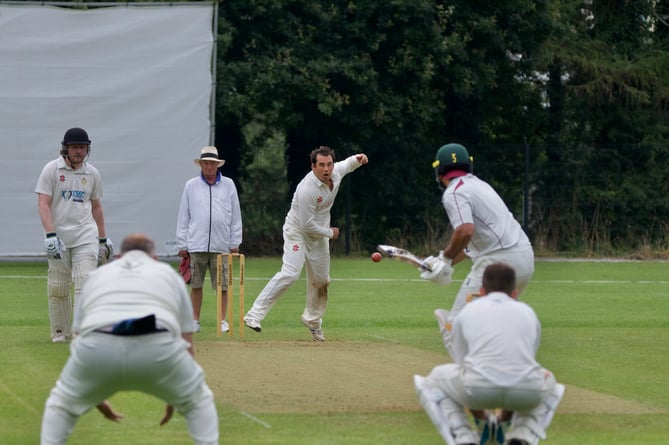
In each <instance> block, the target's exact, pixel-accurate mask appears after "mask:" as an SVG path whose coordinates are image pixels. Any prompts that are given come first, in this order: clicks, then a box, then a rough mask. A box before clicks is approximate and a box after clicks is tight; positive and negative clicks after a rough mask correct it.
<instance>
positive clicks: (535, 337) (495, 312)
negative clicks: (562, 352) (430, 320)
mask: <svg viewBox="0 0 669 445" xmlns="http://www.w3.org/2000/svg"><path fill="white" fill-rule="evenodd" d="M482 282H483V284H482V287H481V289H480V294H481V298H477V299H475V300H473V301H472V302H470V303H468V304H467V305H465V306H464V307H463V309H462V311H460V313H459V314H458V315H457V316H456V317H455V318H454V319H453V328H452V331H451V343H452V348H451V357H452V359H453V361H454V363H448V364H444V365H440V366H436V367H435V368H434V369H432V371H431V372H430V374H429V375H428V376H427V377H422V376H419V375H416V376H414V385H415V387H416V393H417V395H418V398H419V400H420V403H421V405H422V406H423V408H424V409H425V412H426V413H427V415H428V417H430V420H432V422H433V423H434V425H435V427H436V428H437V430H438V431H439V433H440V434H441V436H442V437H443V438H444V440H445V441H446V443H447V444H449V445H479V444H480V443H481V444H482V443H486V444H488V443H490V444H505V445H537V444H538V443H539V440H540V439H545V438H546V428H548V426H549V425H550V423H551V420H552V418H553V415H554V413H555V410H556V409H557V406H558V404H559V403H560V400H561V399H562V396H563V394H564V390H565V387H564V385H562V384H559V383H557V382H556V380H555V377H554V376H553V374H552V373H551V372H550V371H548V370H547V369H545V368H542V367H541V365H539V363H537V361H536V354H537V351H538V349H539V342H540V337H541V325H540V323H539V319H538V318H537V316H536V314H535V313H534V311H533V310H532V308H531V307H530V306H528V305H527V304H525V303H522V302H519V301H517V294H518V292H517V291H516V285H515V272H514V270H513V268H512V267H510V266H509V265H506V264H502V263H493V264H491V265H489V266H487V267H486V269H485V272H484V274H483V278H482ZM498 408H499V409H502V411H501V413H500V414H499V415H495V414H494V413H493V412H494V411H493V410H495V409H498ZM465 409H468V410H469V411H470V412H471V413H472V415H473V416H474V418H475V419H476V420H477V421H478V420H479V419H482V418H483V419H490V420H488V421H487V423H488V426H489V427H490V426H491V425H492V428H489V429H488V431H489V436H488V437H487V438H485V439H484V440H485V441H480V440H481V437H479V434H478V433H477V432H476V431H475V430H474V429H473V428H472V425H471V423H470V422H469V419H468V417H467V413H466V411H465ZM484 422H485V421H484ZM478 423H479V422H477V424H478ZM509 423H510V425H509ZM502 425H504V429H506V431H505V432H504V431H503V430H500V427H501V426H502ZM500 433H501V434H500Z"/></svg>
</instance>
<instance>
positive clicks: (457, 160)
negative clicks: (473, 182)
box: [432, 144, 472, 182]
mask: <svg viewBox="0 0 669 445" xmlns="http://www.w3.org/2000/svg"><path fill="white" fill-rule="evenodd" d="M432 168H434V172H435V174H436V175H437V181H438V182H441V181H440V180H439V178H441V177H442V176H444V175H447V174H448V173H449V172H452V171H456V170H459V171H464V172H465V173H470V172H471V171H472V158H471V157H470V156H469V153H468V152H467V149H466V148H465V147H464V146H462V145H460V144H446V145H443V146H441V147H440V148H439V150H437V154H436V156H435V159H434V162H433V163H432Z"/></svg>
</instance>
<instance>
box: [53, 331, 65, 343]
mask: <svg viewBox="0 0 669 445" xmlns="http://www.w3.org/2000/svg"><path fill="white" fill-rule="evenodd" d="M66 341H67V338H66V337H65V335H63V333H62V332H56V335H54V336H53V338H52V339H51V343H65V342H66Z"/></svg>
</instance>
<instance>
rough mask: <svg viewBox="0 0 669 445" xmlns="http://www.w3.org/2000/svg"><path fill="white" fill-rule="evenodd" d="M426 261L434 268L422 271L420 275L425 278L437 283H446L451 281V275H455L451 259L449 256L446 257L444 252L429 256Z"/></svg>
mask: <svg viewBox="0 0 669 445" xmlns="http://www.w3.org/2000/svg"><path fill="white" fill-rule="evenodd" d="M425 262H426V263H427V264H428V265H429V266H430V268H431V269H432V270H431V271H422V269H419V270H421V271H422V273H421V274H420V277H421V278H422V279H423V280H428V281H432V282H433V283H435V284H439V285H442V286H444V285H446V284H449V283H450V282H451V276H452V275H453V267H451V261H450V259H449V258H446V257H445V256H444V254H443V252H440V253H439V256H437V257H434V256H429V257H427V258H425Z"/></svg>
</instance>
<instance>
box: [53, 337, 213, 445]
mask: <svg viewBox="0 0 669 445" xmlns="http://www.w3.org/2000/svg"><path fill="white" fill-rule="evenodd" d="M70 353H71V354H70V358H69V359H68V360H67V363H66V364H65V367H64V368H63V371H62V373H61V374H60V377H59V378H58V381H57V382H56V385H55V386H54V387H53V389H52V390H51V394H50V395H49V398H48V399H47V401H46V406H45V409H44V416H43V418H42V431H41V445H60V444H64V443H65V442H66V440H67V438H68V436H69V435H70V433H71V432H72V430H73V429H74V426H75V424H76V422H77V420H78V418H79V417H80V416H81V415H83V414H84V413H86V412H88V411H89V410H91V409H92V408H94V407H95V406H97V405H98V404H100V403H101V402H102V401H104V400H105V399H108V398H109V397H111V396H112V395H114V394H115V393H117V392H120V391H140V392H144V393H147V394H150V395H153V396H155V397H157V398H159V399H161V400H163V401H165V402H166V403H169V404H170V405H172V406H174V408H175V410H176V411H177V412H179V413H180V414H181V415H183V416H184V417H185V419H186V424H187V427H188V433H189V434H190V436H191V437H192V439H193V442H194V443H195V444H197V445H217V444H218V436H219V433H218V414H217V411H216V405H215V403H214V396H213V394H212V392H211V390H210V389H209V387H208V386H207V384H206V382H205V379H204V372H203V371H202V368H201V367H200V366H199V365H198V364H197V363H196V362H195V360H194V359H193V357H192V356H191V355H190V353H189V352H188V343H187V342H186V341H185V340H183V339H182V338H181V337H175V336H174V335H172V334H171V333H169V332H160V333H152V334H145V335H138V336H117V335H110V334H104V333H98V332H93V333H90V334H86V335H83V336H80V337H76V338H75V339H74V340H73V341H72V344H71V345H70ZM119 411H121V412H122V411H123V409H122V407H121V408H120V409H119ZM162 414H163V413H162V412H157V413H156V425H158V420H160V418H161V417H162ZM124 421H125V422H132V421H133V420H132V419H125V420H124ZM147 434H150V431H147Z"/></svg>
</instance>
